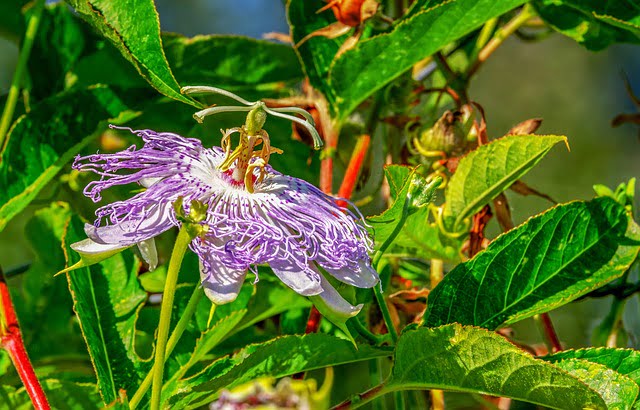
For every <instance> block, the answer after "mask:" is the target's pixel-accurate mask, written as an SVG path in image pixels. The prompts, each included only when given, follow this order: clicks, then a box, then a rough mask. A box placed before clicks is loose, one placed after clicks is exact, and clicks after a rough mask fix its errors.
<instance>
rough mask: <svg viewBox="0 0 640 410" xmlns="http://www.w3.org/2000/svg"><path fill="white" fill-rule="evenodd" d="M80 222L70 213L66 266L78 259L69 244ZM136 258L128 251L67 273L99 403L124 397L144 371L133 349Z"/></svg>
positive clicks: (142, 295) (138, 293) (140, 299)
mask: <svg viewBox="0 0 640 410" xmlns="http://www.w3.org/2000/svg"><path fill="white" fill-rule="evenodd" d="M83 226H84V224H83V223H82V222H81V221H80V220H79V218H77V217H73V218H72V219H71V221H70V223H69V226H68V228H67V232H66V235H65V237H64V247H65V252H66V255H67V257H68V258H69V261H68V264H72V263H74V262H76V261H77V260H78V259H79V257H78V255H77V254H76V253H75V252H74V251H73V250H71V248H70V247H69V245H70V244H71V243H74V242H77V241H79V240H81V239H84V237H85V233H84V230H83ZM139 265H140V262H139V261H138V260H137V258H135V257H134V255H133V254H132V253H131V252H122V253H119V254H117V255H115V256H113V257H111V258H109V259H107V260H105V261H103V262H101V263H99V264H96V265H93V266H91V267H89V268H82V269H78V270H76V271H73V272H70V273H67V280H68V282H69V290H70V291H71V296H72V298H73V308H74V311H75V312H76V315H77V317H78V321H79V322H80V327H81V329H82V334H83V336H84V338H85V340H86V342H87V347H88V349H89V354H90V355H91V360H92V362H93V365H94V367H95V370H96V375H97V377H98V387H99V388H100V393H101V395H102V398H103V400H104V402H105V403H111V402H113V401H115V400H116V399H117V398H118V391H119V390H120V389H124V390H125V391H126V392H127V393H129V395H131V394H133V392H134V391H135V389H136V388H137V387H138V385H139V383H140V381H141V378H142V377H143V376H144V375H145V374H146V371H147V370H148V369H149V364H146V363H142V362H141V361H140V359H139V357H138V355H137V354H136V352H135V348H134V342H135V337H134V336H135V330H136V329H135V323H136V319H137V317H138V312H139V311H140V309H141V308H142V306H143V304H144V302H145V301H146V299H147V293H146V292H145V291H144V290H143V289H142V288H141V286H140V284H139V282H138V279H137V273H138V268H139Z"/></svg>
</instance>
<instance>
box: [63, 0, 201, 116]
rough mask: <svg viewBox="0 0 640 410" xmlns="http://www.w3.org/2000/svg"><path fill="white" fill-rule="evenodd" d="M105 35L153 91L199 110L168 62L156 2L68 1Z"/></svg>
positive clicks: (129, 0)
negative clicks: (175, 76)
mask: <svg viewBox="0 0 640 410" xmlns="http://www.w3.org/2000/svg"><path fill="white" fill-rule="evenodd" d="M67 3H69V4H70V5H71V6H72V7H73V8H74V9H75V10H76V11H77V12H78V13H79V14H80V16H81V17H82V18H83V19H84V20H86V21H87V22H88V23H89V24H90V25H91V26H92V27H93V28H95V29H96V30H97V31H98V32H99V33H100V34H101V35H103V36H104V37H105V38H107V39H108V40H110V41H111V42H112V43H113V45H114V46H115V47H116V48H117V49H118V50H120V52H121V53H122V55H123V56H124V57H125V58H126V59H127V60H129V62H131V64H133V66H134V67H135V68H136V69H137V70H138V72H139V73H140V75H142V77H144V79H145V80H147V81H148V82H149V84H151V86H152V87H153V88H155V89H156V90H158V91H159V92H161V93H162V94H164V95H166V96H167V97H170V98H173V99H174V100H178V101H181V102H184V103H186V104H190V105H193V106H195V107H198V106H199V105H198V103H196V102H195V101H193V100H192V99H190V98H187V97H186V96H184V95H182V94H180V85H179V84H178V82H177V81H176V79H175V78H174V76H173V74H172V73H171V69H170V68H169V64H168V63H167V59H166V58H165V55H164V51H163V49H162V40H161V38H160V21H159V19H158V12H157V11H156V8H155V5H154V4H153V1H152V0H121V1H118V2H113V1H110V0H67Z"/></svg>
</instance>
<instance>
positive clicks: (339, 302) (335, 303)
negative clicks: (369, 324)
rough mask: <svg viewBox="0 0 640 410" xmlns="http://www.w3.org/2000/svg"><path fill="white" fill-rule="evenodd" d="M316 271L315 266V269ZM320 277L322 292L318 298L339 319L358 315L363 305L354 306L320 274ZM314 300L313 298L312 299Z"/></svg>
mask: <svg viewBox="0 0 640 410" xmlns="http://www.w3.org/2000/svg"><path fill="white" fill-rule="evenodd" d="M313 269H314V270H315V269H316V268H315V266H314V267H313ZM318 275H319V276H320V284H321V286H322V292H321V293H320V294H318V295H317V296H316V297H319V298H321V299H322V301H323V302H324V303H325V305H327V307H328V308H329V309H330V310H331V311H332V313H333V314H335V315H336V316H338V317H341V318H343V319H346V318H349V317H353V316H355V315H357V314H358V313H359V312H360V310H361V309H362V306H363V305H362V304H359V305H356V306H353V305H352V304H351V303H349V302H347V301H346V300H345V299H344V298H343V297H342V296H341V295H340V293H338V291H337V290H336V289H335V288H334V287H333V286H332V285H331V283H329V281H328V280H327V279H325V277H324V276H322V275H321V274H320V273H318ZM312 299H313V298H312Z"/></svg>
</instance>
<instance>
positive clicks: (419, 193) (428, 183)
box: [407, 173, 442, 212]
mask: <svg viewBox="0 0 640 410" xmlns="http://www.w3.org/2000/svg"><path fill="white" fill-rule="evenodd" d="M441 183H442V178H441V177H435V178H433V179H431V180H428V179H427V178H425V177H423V176H422V175H420V174H418V173H415V174H414V175H413V178H412V179H411V186H410V187H409V194H408V198H407V200H409V201H411V204H410V210H409V212H415V211H417V210H418V209H420V208H423V207H425V206H427V205H429V203H431V201H433V198H434V196H435V193H436V189H437V188H438V187H439V186H440V184H441Z"/></svg>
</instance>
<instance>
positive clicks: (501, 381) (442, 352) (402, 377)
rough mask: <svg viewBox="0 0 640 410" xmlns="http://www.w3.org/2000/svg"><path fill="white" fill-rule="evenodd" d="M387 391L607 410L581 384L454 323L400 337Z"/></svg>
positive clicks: (504, 343)
mask: <svg viewBox="0 0 640 410" xmlns="http://www.w3.org/2000/svg"><path fill="white" fill-rule="evenodd" d="M385 388H386V389H387V390H389V391H393V390H405V389H421V390H422V389H442V390H452V391H463V392H471V393H478V394H489V395H492V396H501V397H510V398H513V399H516V400H521V401H526V402H530V403H535V404H538V405H542V406H547V407H551V408H554V409H582V408H587V407H588V408H597V409H605V408H606V406H605V403H604V401H603V400H602V399H601V398H600V396H599V395H598V394H597V393H596V392H595V391H593V390H592V389H590V388H589V387H587V385H586V384H584V383H583V382H581V381H580V380H578V379H576V378H575V377H572V376H571V375H569V374H568V373H566V372H564V371H563V370H560V369H558V368H556V367H555V366H553V365H551V364H549V363H545V362H544V361H542V360H539V359H536V358H534V357H532V356H531V355H529V354H528V353H526V352H524V351H523V350H521V349H520V348H518V347H516V346H514V345H513V344H511V343H510V342H508V341H507V340H505V339H504V338H503V337H502V336H500V335H498V334H496V333H494V332H490V331H487V330H484V329H478V328H474V327H463V326H460V325H458V324H452V325H448V326H442V327H438V328H434V329H425V328H420V329H416V330H409V331H406V332H404V333H403V334H402V336H400V339H399V340H398V345H397V347H396V352H395V363H394V366H393V371H392V373H391V378H390V379H389V381H388V382H387V383H386V386H385Z"/></svg>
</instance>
